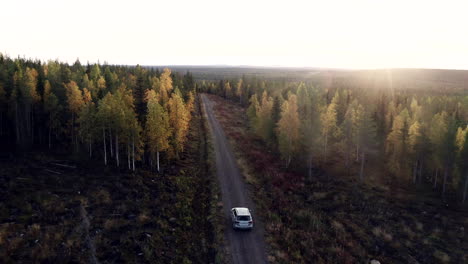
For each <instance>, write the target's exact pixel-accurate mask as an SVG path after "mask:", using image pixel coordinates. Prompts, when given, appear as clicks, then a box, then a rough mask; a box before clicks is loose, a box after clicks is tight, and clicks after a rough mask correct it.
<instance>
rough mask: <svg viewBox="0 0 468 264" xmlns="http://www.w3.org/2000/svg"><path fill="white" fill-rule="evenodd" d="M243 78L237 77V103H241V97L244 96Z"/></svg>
mask: <svg viewBox="0 0 468 264" xmlns="http://www.w3.org/2000/svg"><path fill="white" fill-rule="evenodd" d="M243 90H244V80H243V79H239V81H238V82H237V85H236V96H237V97H238V98H239V104H242V97H243V96H244V91H243Z"/></svg>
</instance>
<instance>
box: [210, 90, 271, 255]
mask: <svg viewBox="0 0 468 264" xmlns="http://www.w3.org/2000/svg"><path fill="white" fill-rule="evenodd" d="M201 98H202V101H203V105H204V107H205V112H206V114H207V118H208V123H209V126H210V128H211V131H212V135H213V142H214V143H213V144H214V150H215V153H216V171H217V172H216V173H217V175H218V180H219V184H220V188H221V193H222V199H223V204H224V211H225V216H226V221H225V222H226V225H227V227H226V233H225V239H226V243H227V246H228V252H229V254H230V257H231V260H232V263H233V264H235V263H267V261H266V254H265V241H264V235H263V234H264V229H263V225H262V224H261V223H260V222H259V221H258V218H257V217H256V213H255V206H254V203H253V201H252V199H251V198H250V195H249V190H248V189H247V186H246V184H245V183H244V180H243V178H242V176H241V173H240V171H239V168H238V167H237V163H236V159H235V157H234V154H233V152H232V148H231V146H230V145H229V142H228V141H227V139H226V135H225V134H224V131H223V129H222V128H221V125H220V124H219V122H218V120H216V117H215V116H214V113H213V105H214V103H213V102H212V101H210V99H209V98H208V97H207V96H206V95H204V94H203V95H201ZM232 207H248V208H250V209H251V210H253V219H254V229H253V230H252V231H235V230H233V229H232V228H231V220H230V215H229V214H230V212H229V211H230V209H231V208H232Z"/></svg>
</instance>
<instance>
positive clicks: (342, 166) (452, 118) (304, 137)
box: [200, 69, 468, 203]
mask: <svg viewBox="0 0 468 264" xmlns="http://www.w3.org/2000/svg"><path fill="white" fill-rule="evenodd" d="M306 77H307V76H305V77H304V75H303V78H297V77H295V78H293V79H292V80H288V79H286V78H276V79H272V78H261V77H256V76H248V75H247V76H246V75H243V76H242V77H240V78H235V79H224V80H219V81H209V80H206V81H205V80H202V81H200V89H201V90H203V91H207V92H209V93H214V94H217V95H219V96H222V97H224V98H226V99H229V100H232V101H234V102H237V103H238V104H240V105H241V106H243V107H245V108H246V110H245V111H246V114H247V116H248V120H249V127H250V130H251V131H252V132H253V133H254V134H255V135H256V136H257V137H258V138H259V139H260V140H261V141H262V142H263V143H264V144H265V145H266V146H267V147H268V148H269V149H271V150H273V151H275V153H278V154H279V155H280V157H281V159H282V161H283V166H284V168H286V169H287V168H289V169H290V170H295V171H302V172H303V173H304V175H307V176H308V177H311V175H312V172H313V170H314V169H316V168H321V169H324V170H325V171H329V172H331V171H335V172H338V173H335V174H336V175H335V176H336V177H341V176H340V175H344V176H350V177H351V178H352V179H354V180H355V181H357V182H370V181H372V182H376V183H377V184H380V185H383V186H389V187H390V188H397V187H403V186H405V187H407V188H409V189H413V190H414V191H416V190H418V189H420V188H424V187H430V188H432V189H433V192H436V193H440V195H441V197H442V198H443V199H444V200H446V199H450V200H451V201H454V202H456V203H466V200H467V189H468V140H467V138H468V133H467V132H468V94H467V91H468V89H467V88H466V83H465V82H464V80H465V77H466V75H465V74H464V73H463V71H459V72H457V71H443V70H404V69H397V70H392V71H383V70H375V71H341V72H340V71H335V72H333V71H324V73H317V74H315V75H314V76H313V77H310V76H309V78H306ZM329 174H333V173H329Z"/></svg>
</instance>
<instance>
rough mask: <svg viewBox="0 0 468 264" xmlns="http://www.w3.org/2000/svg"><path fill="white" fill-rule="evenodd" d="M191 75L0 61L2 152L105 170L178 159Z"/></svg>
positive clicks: (190, 105)
mask: <svg viewBox="0 0 468 264" xmlns="http://www.w3.org/2000/svg"><path fill="white" fill-rule="evenodd" d="M195 89H196V87H195V83H194V81H193V78H192V75H191V74H190V73H187V74H186V75H180V74H177V73H176V74H173V73H171V71H170V70H169V69H167V68H166V69H164V70H163V71H162V72H159V70H158V69H153V68H151V69H146V68H143V67H140V66H136V67H129V66H113V65H100V64H87V65H81V63H80V62H79V60H77V61H76V62H75V63H74V64H73V65H68V64H67V63H61V62H58V61H48V62H46V63H43V62H41V61H39V60H28V59H23V58H16V59H11V58H9V57H7V56H4V55H2V54H0V138H1V139H2V145H3V147H2V149H3V150H6V148H7V145H9V147H10V148H14V149H16V150H28V149H31V148H48V149H55V150H64V149H65V150H68V151H70V152H73V153H78V154H84V153H86V154H87V155H89V157H90V158H93V157H99V158H102V160H103V162H104V163H105V164H106V165H107V164H109V163H111V162H113V163H114V164H115V165H116V166H122V165H124V164H122V162H125V159H126V163H127V167H128V168H129V169H133V170H135V167H136V165H135V161H140V162H141V163H144V164H149V165H150V166H151V167H153V166H156V167H157V169H158V170H159V168H160V166H159V164H160V162H159V160H160V155H162V156H163V157H164V158H165V159H166V160H167V159H173V158H178V157H179V154H180V152H182V151H183V147H184V143H185V141H186V140H187V133H188V126H189V121H190V118H191V111H192V108H193V104H194V93H195ZM8 142H14V144H8Z"/></svg>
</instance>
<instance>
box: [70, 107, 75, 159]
mask: <svg viewBox="0 0 468 264" xmlns="http://www.w3.org/2000/svg"><path fill="white" fill-rule="evenodd" d="M71 141H72V147H73V148H74V149H75V151H76V145H75V113H73V112H72V123H71Z"/></svg>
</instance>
